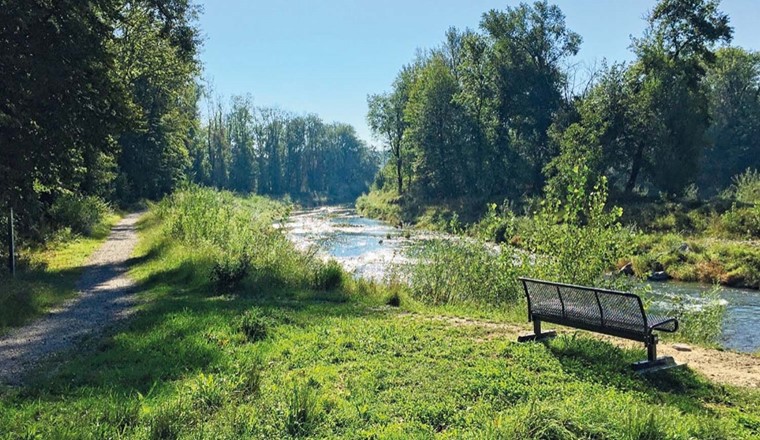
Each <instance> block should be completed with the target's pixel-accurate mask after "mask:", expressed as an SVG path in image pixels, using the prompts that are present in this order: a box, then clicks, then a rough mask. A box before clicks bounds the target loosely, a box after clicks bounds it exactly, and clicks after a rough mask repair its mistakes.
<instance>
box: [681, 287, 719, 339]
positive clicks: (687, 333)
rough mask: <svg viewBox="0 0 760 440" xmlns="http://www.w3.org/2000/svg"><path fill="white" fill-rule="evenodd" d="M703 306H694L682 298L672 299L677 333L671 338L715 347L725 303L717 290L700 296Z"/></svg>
mask: <svg viewBox="0 0 760 440" xmlns="http://www.w3.org/2000/svg"><path fill="white" fill-rule="evenodd" d="M702 300H703V301H704V303H703V304H699V305H697V304H694V303H692V302H689V301H687V299H686V298H684V297H676V298H674V308H673V310H672V312H671V313H672V314H673V316H675V317H676V318H678V323H679V326H678V332H677V333H674V334H673V335H672V336H671V337H673V338H674V339H679V340H683V341H687V342H692V343H696V344H702V345H717V344H718V342H719V339H720V335H721V333H722V326H723V319H724V317H725V314H726V303H725V301H722V300H721V298H720V295H719V293H718V289H713V290H712V291H710V292H708V293H706V294H705V295H703V296H702Z"/></svg>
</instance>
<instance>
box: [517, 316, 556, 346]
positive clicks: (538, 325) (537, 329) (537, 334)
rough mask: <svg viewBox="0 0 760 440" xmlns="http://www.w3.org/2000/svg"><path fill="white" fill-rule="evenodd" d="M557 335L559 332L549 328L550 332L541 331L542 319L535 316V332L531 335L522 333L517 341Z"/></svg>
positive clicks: (541, 338)
mask: <svg viewBox="0 0 760 440" xmlns="http://www.w3.org/2000/svg"><path fill="white" fill-rule="evenodd" d="M555 336H557V332H555V331H554V330H549V331H548V332H542V331H541V320H540V319H535V318H533V333H532V334H529V335H521V336H518V337H517V342H527V341H541V340H544V339H548V338H553V337H555Z"/></svg>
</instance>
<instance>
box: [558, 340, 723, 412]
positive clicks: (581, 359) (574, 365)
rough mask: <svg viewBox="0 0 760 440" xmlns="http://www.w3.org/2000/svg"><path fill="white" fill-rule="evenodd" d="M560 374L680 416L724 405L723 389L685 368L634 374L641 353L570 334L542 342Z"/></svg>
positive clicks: (643, 352) (641, 357)
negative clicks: (636, 396) (634, 395)
mask: <svg viewBox="0 0 760 440" xmlns="http://www.w3.org/2000/svg"><path fill="white" fill-rule="evenodd" d="M544 344H545V345H546V347H547V349H548V350H549V352H550V353H551V354H552V355H553V356H554V357H555V358H556V359H557V360H558V361H559V362H560V364H561V365H562V369H563V371H565V372H566V373H567V374H570V375H572V376H574V377H577V378H578V379H581V380H583V381H587V382H595V383H600V384H602V385H605V386H612V387H615V388H618V389H621V390H625V391H637V392H643V393H646V394H647V395H648V396H649V398H650V399H651V401H652V403H657V404H662V403H667V404H670V405H675V406H677V407H678V408H679V409H681V410H682V411H684V412H704V411H711V410H710V408H708V407H707V406H705V405H704V402H708V401H709V402H715V403H725V401H726V399H730V396H729V395H728V392H727V391H726V389H725V388H724V387H722V386H720V385H716V384H712V383H710V382H708V381H706V380H704V379H702V378H700V377H699V376H698V375H697V374H696V373H695V372H694V371H692V370H690V369H688V367H681V368H673V369H669V370H663V371H659V372H654V373H649V374H643V375H642V374H637V373H635V372H634V371H633V369H632V367H631V364H632V363H634V362H636V361H640V360H642V359H646V352H645V350H644V349H643V348H642V349H640V350H639V349H622V348H620V347H617V346H615V345H613V344H611V343H610V342H607V341H602V340H598V339H594V338H590V337H586V336H582V335H580V334H577V333H574V334H569V335H561V336H558V337H557V338H555V339H553V340H551V341H547V342H544Z"/></svg>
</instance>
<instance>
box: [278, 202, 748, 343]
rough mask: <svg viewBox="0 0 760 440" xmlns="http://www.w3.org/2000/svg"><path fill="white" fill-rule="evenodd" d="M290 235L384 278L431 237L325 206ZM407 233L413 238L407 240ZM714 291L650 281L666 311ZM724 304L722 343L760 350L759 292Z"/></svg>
mask: <svg viewBox="0 0 760 440" xmlns="http://www.w3.org/2000/svg"><path fill="white" fill-rule="evenodd" d="M286 228H287V230H288V235H289V236H290V238H291V239H292V240H293V241H294V242H295V243H296V245H297V246H299V247H301V248H307V247H310V246H315V245H316V246H318V247H319V249H320V252H322V254H323V255H325V256H328V257H331V258H334V259H335V260H337V261H338V262H340V263H341V265H343V267H345V268H346V269H347V270H349V271H351V272H352V273H354V274H355V275H356V276H360V277H364V278H371V279H375V280H380V279H382V278H383V277H385V276H386V275H387V274H388V272H389V269H390V268H391V267H392V266H393V265H394V264H403V263H407V262H409V259H408V257H406V255H405V252H404V248H405V247H407V246H409V245H411V244H413V243H415V242H417V241H419V240H422V239H425V238H429V237H430V236H432V234H430V233H426V232H423V231H407V230H404V231H403V232H402V231H401V230H399V229H396V228H394V227H393V226H391V225H388V224H387V223H384V222H381V221H378V220H373V219H369V218H365V217H362V216H359V215H357V214H356V211H355V210H353V209H350V208H345V207H334V206H330V207H322V208H315V209H310V210H306V211H298V212H295V213H293V214H292V215H291V217H290V219H289V221H288V224H287V225H286ZM405 234H411V235H410V236H409V237H408V238H406V237H405V236H404V235H405ZM712 289H713V287H712V286H709V285H704V284H695V283H674V282H666V283H661V282H660V283H652V291H653V293H654V295H655V298H656V301H657V303H658V304H657V305H658V306H659V307H664V308H667V307H668V304H672V300H673V298H675V297H677V296H681V297H686V298H688V299H690V300H692V301H693V303H694V304H695V305H696V306H699V304H700V302H701V301H702V296H703V295H704V294H705V293H706V292H709V291H710V290H712ZM719 289H720V290H719V292H718V294H719V295H720V298H721V299H722V300H723V301H725V303H726V316H725V320H724V322H723V331H722V335H721V341H720V343H721V345H722V346H723V347H725V348H727V349H731V350H736V351H743V352H756V351H758V350H760V292H759V291H756V290H746V289H734V288H729V287H720V288H719Z"/></svg>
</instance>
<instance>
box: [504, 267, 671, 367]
mask: <svg viewBox="0 0 760 440" xmlns="http://www.w3.org/2000/svg"><path fill="white" fill-rule="evenodd" d="M520 281H522V284H523V287H524V288H525V296H526V297H527V299H528V321H529V322H530V321H533V334H531V335H525V336H520V337H519V338H518V341H519V342H523V341H534V340H541V339H545V338H548V337H552V336H554V335H556V332H554V331H548V332H541V322H544V321H545V322H551V323H554V324H559V325H564V326H568V327H575V328H579V329H583V330H589V331H592V332H597V333H604V334H607V335H611V336H617V337H621V338H626V339H632V340H634V341H640V342H643V343H644V344H645V345H646V348H647V360H646V361H640V362H636V363H635V364H633V368H634V370H636V371H640V372H644V371H654V370H660V369H664V368H669V367H672V366H675V365H676V364H675V361H674V360H673V358H672V357H661V358H658V357H657V335H656V334H654V333H653V331H654V330H659V331H665V332H675V331H676V330H678V321H677V320H676V319H675V318H668V317H664V316H656V315H651V314H647V313H646V312H645V311H644V305H643V304H642V302H641V298H639V297H638V296H636V295H634V294H632V293H624V292H616V291H614V290H607V289H597V288H594V287H583V286H574V285H572V284H561V283H553V282H549V281H542V280H534V279H530V278H520Z"/></svg>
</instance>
